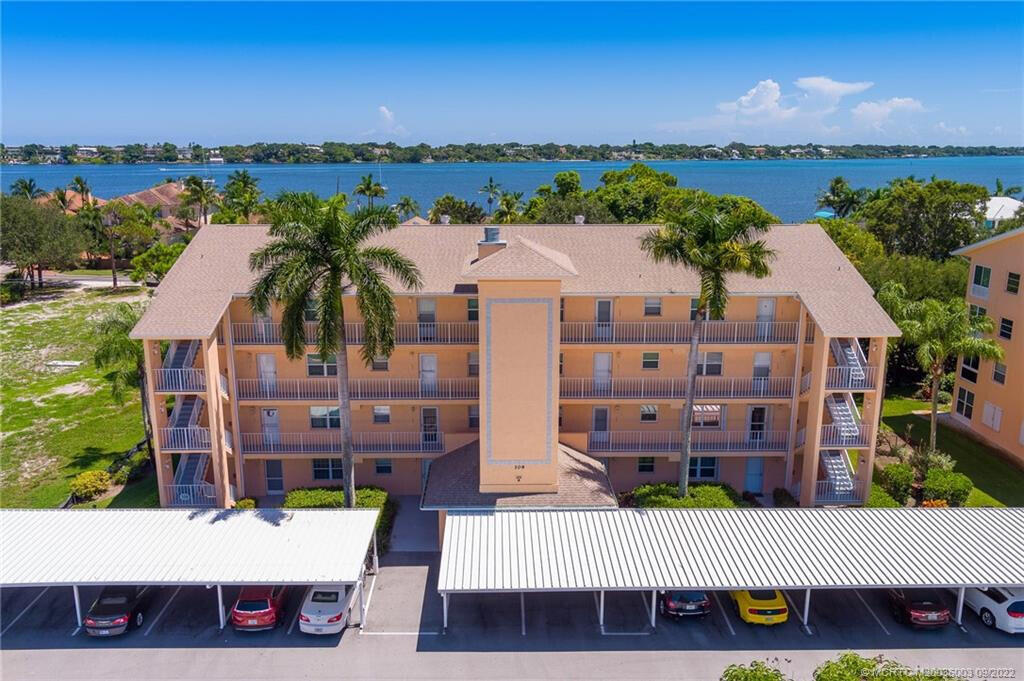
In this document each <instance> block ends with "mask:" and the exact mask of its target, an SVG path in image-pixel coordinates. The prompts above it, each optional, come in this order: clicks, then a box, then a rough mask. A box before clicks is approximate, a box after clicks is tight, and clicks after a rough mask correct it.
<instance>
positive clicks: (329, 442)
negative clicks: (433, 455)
mask: <svg viewBox="0 0 1024 681" xmlns="http://www.w3.org/2000/svg"><path fill="white" fill-rule="evenodd" d="M352 451H353V452H355V453H357V454H365V453H385V452H443V451H444V435H443V434H442V433H439V432H411V433H409V432H382V433H352ZM340 452H341V434H340V433H339V432H337V431H333V432H322V433H242V453H243V454H277V453H283V454H289V453H290V454H305V453H310V454H320V453H340Z"/></svg>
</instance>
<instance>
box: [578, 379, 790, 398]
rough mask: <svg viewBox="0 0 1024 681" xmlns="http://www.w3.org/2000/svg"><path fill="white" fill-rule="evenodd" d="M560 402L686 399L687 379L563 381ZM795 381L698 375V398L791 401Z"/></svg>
mask: <svg viewBox="0 0 1024 681" xmlns="http://www.w3.org/2000/svg"><path fill="white" fill-rule="evenodd" d="M560 390H561V399H563V400H564V399H570V400H571V399H623V400H628V399H683V398H685V397H686V379H685V378H653V377H652V378H562V379H561V381H560ZM792 394H793V379H792V378H789V377H778V378H729V377H726V376H698V377H697V394H696V399H698V400H702V399H733V398H788V397H791V396H792Z"/></svg>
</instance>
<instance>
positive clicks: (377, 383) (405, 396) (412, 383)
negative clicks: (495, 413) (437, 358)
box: [238, 378, 480, 400]
mask: <svg viewBox="0 0 1024 681" xmlns="http://www.w3.org/2000/svg"><path fill="white" fill-rule="evenodd" d="M348 390H349V399H353V400H475V399H477V398H478V397H479V395H480V381H479V379H477V378H440V379H437V380H434V381H421V380H418V379H415V378H408V379H395V378H360V379H354V380H351V381H349V383H348ZM238 396H239V398H240V399H243V400H336V399H338V381H337V379H335V378H297V379H279V380H276V381H270V380H264V379H259V378H240V379H238Z"/></svg>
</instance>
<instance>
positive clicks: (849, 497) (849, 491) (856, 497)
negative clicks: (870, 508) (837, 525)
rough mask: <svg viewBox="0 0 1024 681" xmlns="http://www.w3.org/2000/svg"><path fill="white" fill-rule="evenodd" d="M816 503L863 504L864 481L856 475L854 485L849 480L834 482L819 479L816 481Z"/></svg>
mask: <svg viewBox="0 0 1024 681" xmlns="http://www.w3.org/2000/svg"><path fill="white" fill-rule="evenodd" d="M814 503H815V504H862V503H864V481H863V480H862V479H861V478H858V477H854V478H853V485H852V486H851V485H850V482H849V481H844V482H839V483H837V482H834V481H832V480H817V481H816V482H815V483H814Z"/></svg>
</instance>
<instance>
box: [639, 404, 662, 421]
mask: <svg viewBox="0 0 1024 681" xmlns="http://www.w3.org/2000/svg"><path fill="white" fill-rule="evenodd" d="M651 414H653V415H654V418H646V419H645V418H644V416H649V415H651ZM657 422H658V405H656V404H641V405H640V423H657Z"/></svg>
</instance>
